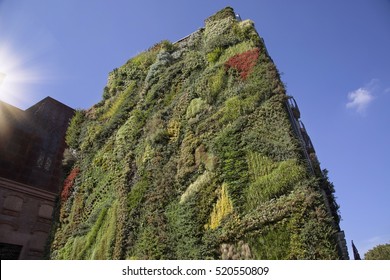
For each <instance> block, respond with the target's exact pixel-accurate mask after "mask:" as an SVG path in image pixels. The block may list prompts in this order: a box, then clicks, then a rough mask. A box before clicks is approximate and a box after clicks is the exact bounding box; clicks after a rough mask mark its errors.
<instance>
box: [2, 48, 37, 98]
mask: <svg viewBox="0 0 390 280" xmlns="http://www.w3.org/2000/svg"><path fill="white" fill-rule="evenodd" d="M42 80H43V75H42V74H41V73H40V71H39V70H38V69H37V67H36V65H34V64H33V63H31V60H30V59H29V58H28V56H26V55H24V56H23V55H20V54H18V53H16V52H15V50H14V48H12V46H11V45H10V44H7V43H4V42H0V100H2V101H5V102H7V103H10V104H13V105H15V106H18V105H21V104H25V103H28V102H29V100H28V91H29V87H30V86H31V84H34V83H38V82H41V81H42Z"/></svg>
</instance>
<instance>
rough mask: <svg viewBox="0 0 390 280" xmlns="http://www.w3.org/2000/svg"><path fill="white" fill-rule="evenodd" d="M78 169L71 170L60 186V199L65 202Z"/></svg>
mask: <svg viewBox="0 0 390 280" xmlns="http://www.w3.org/2000/svg"><path fill="white" fill-rule="evenodd" d="M79 172H80V169H79V168H77V167H76V168H74V169H72V171H71V172H70V173H69V175H68V177H66V179H65V181H64V185H63V187H62V192H61V201H62V202H65V201H67V200H68V198H69V196H70V195H71V193H72V190H73V185H74V182H75V179H76V177H77V175H78V174H79Z"/></svg>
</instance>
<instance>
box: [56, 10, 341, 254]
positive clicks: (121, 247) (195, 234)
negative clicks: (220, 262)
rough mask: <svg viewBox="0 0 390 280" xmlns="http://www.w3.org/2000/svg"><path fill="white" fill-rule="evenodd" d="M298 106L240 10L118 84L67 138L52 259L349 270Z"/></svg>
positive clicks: (145, 58)
mask: <svg viewBox="0 0 390 280" xmlns="http://www.w3.org/2000/svg"><path fill="white" fill-rule="evenodd" d="M286 99H287V96H286V93H285V88H284V85H283V83H282V82H281V80H280V77H279V73H278V71H277V69H276V67H275V65H274V63H273V61H272V60H271V58H270V57H269V55H268V53H267V50H266V48H265V46H264V43H263V40H262V39H261V38H260V37H259V36H258V34H257V32H256V30H255V28H254V24H253V22H251V21H249V20H246V21H238V20H236V18H235V14H234V11H233V10H232V9H231V8H229V7H228V8H225V9H223V10H221V11H219V12H218V13H216V14H215V15H213V16H211V17H209V18H208V19H207V20H206V21H205V27H204V28H202V29H200V30H198V31H197V32H195V33H193V34H191V35H190V36H188V37H187V38H185V39H183V40H181V41H179V42H176V43H174V44H172V43H170V42H168V41H163V42H161V43H159V44H156V45H155V46H153V47H152V48H150V49H149V50H147V51H145V52H143V53H141V54H139V55H137V56H136V57H134V58H132V59H130V60H129V61H127V63H126V64H124V65H123V66H121V67H120V68H118V69H115V70H113V71H112V72H111V73H110V75H109V79H108V83H107V86H106V87H105V88H104V93H103V98H102V101H101V102H99V103H98V104H96V105H95V106H93V107H92V108H90V109H89V110H85V111H83V110H80V111H78V112H77V113H76V115H75V117H74V118H73V120H72V122H71V124H70V127H69V129H68V133H67V138H66V140H67V143H68V145H69V151H70V152H68V157H73V159H74V160H73V161H70V162H71V163H69V161H67V168H68V170H69V176H68V177H67V179H66V180H65V182H64V184H63V190H62V193H61V196H60V202H59V204H60V205H59V210H58V215H57V216H58V217H57V220H56V223H55V227H54V229H53V237H52V240H51V248H50V258H52V259H337V258H339V254H338V252H337V249H336V241H335V239H334V233H335V229H334V226H332V217H331V215H329V214H328V212H327V211H326V207H325V205H324V197H323V196H322V195H321V192H320V191H319V189H320V178H316V177H315V176H314V175H313V174H312V173H310V172H309V170H308V168H307V162H306V161H305V160H304V158H303V153H302V150H301V149H302V148H301V146H300V144H299V141H298V140H297V138H296V136H295V134H294V132H293V130H292V126H291V124H290V120H289V117H288V113H287V109H286V105H285V104H286Z"/></svg>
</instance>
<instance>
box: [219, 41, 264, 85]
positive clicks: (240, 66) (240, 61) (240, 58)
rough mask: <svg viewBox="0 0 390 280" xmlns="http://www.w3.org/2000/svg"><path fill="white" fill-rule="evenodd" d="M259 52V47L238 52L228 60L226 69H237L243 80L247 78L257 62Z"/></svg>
mask: <svg viewBox="0 0 390 280" xmlns="http://www.w3.org/2000/svg"><path fill="white" fill-rule="evenodd" d="M259 53H260V50H259V49H258V48H254V49H252V50H249V51H246V52H244V53H241V54H237V55H235V56H233V57H231V58H230V59H229V60H228V61H226V63H225V69H226V70H229V69H230V68H232V69H235V70H237V71H238V73H239V74H240V77H241V78H242V79H243V80H246V78H247V77H248V75H249V74H250V72H251V71H252V69H253V67H254V66H255V65H256V63H257V59H258V57H259Z"/></svg>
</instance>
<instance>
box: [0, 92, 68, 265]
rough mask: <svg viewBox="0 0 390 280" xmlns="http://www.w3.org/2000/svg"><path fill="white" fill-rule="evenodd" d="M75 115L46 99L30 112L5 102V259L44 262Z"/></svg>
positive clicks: (1, 195)
mask: <svg viewBox="0 0 390 280" xmlns="http://www.w3.org/2000/svg"><path fill="white" fill-rule="evenodd" d="M73 114H74V110H73V109H72V108H70V107H68V106H66V105H64V104H62V103H60V102H58V101H57V100H55V99H53V98H51V97H46V98H45V99H43V100H41V101H40V102H38V103H37V104H35V105H33V106H32V107H30V108H28V109H27V110H24V111H23V110H20V109H18V108H16V107H14V106H12V105H9V104H7V103H4V102H1V101H0V257H1V259H40V258H42V257H43V253H44V247H45V245H46V240H47V237H48V235H49V232H50V225H51V219H52V213H53V209H54V206H55V200H56V197H57V195H58V192H59V186H60V180H61V175H62V169H61V162H62V156H63V152H64V149H65V146H66V144H65V133H66V129H67V127H68V124H69V120H70V118H71V117H72V116H73Z"/></svg>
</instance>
